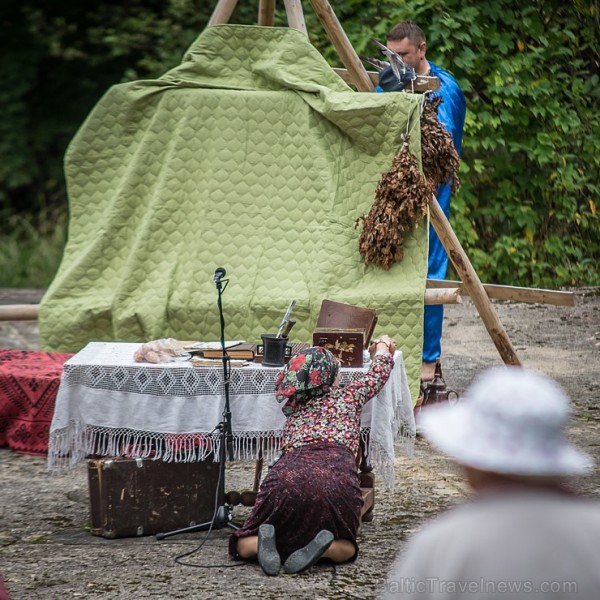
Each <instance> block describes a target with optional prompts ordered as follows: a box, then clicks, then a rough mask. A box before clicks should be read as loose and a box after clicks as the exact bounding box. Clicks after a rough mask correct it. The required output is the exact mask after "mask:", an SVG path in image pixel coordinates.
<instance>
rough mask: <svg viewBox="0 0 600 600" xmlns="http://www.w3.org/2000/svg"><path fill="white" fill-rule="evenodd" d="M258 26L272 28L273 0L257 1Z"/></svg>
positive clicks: (273, 19)
mask: <svg viewBox="0 0 600 600" xmlns="http://www.w3.org/2000/svg"><path fill="white" fill-rule="evenodd" d="M258 24H259V25H263V26H264V27H273V25H274V24H275V0H259V3H258Z"/></svg>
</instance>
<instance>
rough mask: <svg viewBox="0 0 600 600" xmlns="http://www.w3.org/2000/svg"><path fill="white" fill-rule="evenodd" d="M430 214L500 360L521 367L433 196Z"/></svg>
mask: <svg viewBox="0 0 600 600" xmlns="http://www.w3.org/2000/svg"><path fill="white" fill-rule="evenodd" d="M429 214H430V217H431V224H432V226H433V228H434V229H435V231H436V233H437V234H438V237H439V238H440V241H441V242H442V244H443V246H444V248H445V249H446V252H447V253H448V257H449V258H450V260H451V261H452V264H453V265H454V268H455V269H456V272H457V273H458V275H459V277H460V278H461V279H462V285H463V286H464V289H465V290H467V291H468V294H469V296H470V297H471V300H472V301H473V304H475V307H476V308H477V311H478V312H479V315H480V316H481V319H482V321H483V323H484V325H485V327H486V329H487V330H488V333H489V334H490V337H491V338H492V341H493V342H494V345H495V346H496V349H497V350H498V352H499V353H500V356H501V357H502V360H503V361H504V363H505V364H507V365H514V366H521V361H520V360H519V358H518V357H517V353H516V352H515V350H514V348H513V346H512V343H511V341H510V339H509V338H508V335H507V333H506V331H505V329H504V327H503V326H502V323H501V322H500V319H499V318H498V315H497V314H496V311H495V310H494V308H493V306H492V302H491V301H490V299H489V298H488V295H487V293H486V291H485V289H484V287H483V285H482V284H481V281H480V280H479V276H478V275H477V272H476V271H475V269H474V268H473V265H472V264H471V261H470V260H469V257H468V256H467V254H466V252H465V251H464V250H463V247H462V246H461V245H460V242H459V241H458V238H457V237H456V234H455V233H454V230H453V229H452V226H451V225H450V222H449V221H448V219H447V217H446V215H445V214H444V211H443V210H442V207H441V206H440V204H439V202H438V201H437V198H436V197H435V196H432V197H431V201H430V202H429Z"/></svg>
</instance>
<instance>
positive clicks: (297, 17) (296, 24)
mask: <svg viewBox="0 0 600 600" xmlns="http://www.w3.org/2000/svg"><path fill="white" fill-rule="evenodd" d="M283 1H284V4H285V13H286V15H287V21H288V25H289V26H290V27H291V28H292V29H297V30H298V31H301V32H302V33H303V34H304V35H305V36H307V37H308V30H307V29H306V21H305V20H304V11H303V10H302V2H301V0H283Z"/></svg>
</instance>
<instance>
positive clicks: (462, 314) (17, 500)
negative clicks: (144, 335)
mask: <svg viewBox="0 0 600 600" xmlns="http://www.w3.org/2000/svg"><path fill="white" fill-rule="evenodd" d="M42 293H43V290H0V304H16V303H36V302H38V301H39V299H40V297H41V295H42ZM494 306H495V307H496V310H497V311H498V314H499V316H500V319H501V321H502V323H503V324H504V326H505V328H506V330H507V332H508V335H509V337H510V339H511V341H512V342H513V345H514V347H515V349H516V351H517V354H518V355H519V357H520V358H521V360H522V362H523V364H524V365H525V366H528V367H531V368H534V369H537V370H540V371H543V372H545V373H547V374H549V375H550V376H552V377H554V378H555V379H557V380H558V381H559V382H560V383H561V384H562V385H563V386H564V387H565V389H566V390H567V392H568V393H569V395H570V397H571V398H572V400H573V403H574V420H573V425H572V427H571V429H570V434H571V436H572V438H573V440H574V441H575V442H576V443H577V444H578V445H579V446H580V447H581V448H583V449H585V450H586V451H587V452H589V453H590V454H592V455H594V456H595V457H596V459H597V460H598V461H599V462H600V451H599V449H598V445H599V443H600V425H599V415H600V413H599V410H600V406H599V403H598V396H599V394H598V391H599V383H598V381H599V373H600V348H599V346H600V290H599V289H587V290H578V291H577V306H575V307H553V306H545V305H540V304H520V303H510V302H497V303H495V304H494ZM392 333H393V332H392ZM0 347H3V348H22V349H31V350H35V349H38V348H39V338H38V331H37V325H36V323H31V322H10V323H9V322H0ZM443 364H444V375H445V378H446V381H447V383H448V387H450V388H452V389H455V390H457V391H458V392H459V393H460V392H462V391H463V390H464V388H465V387H466V386H467V385H468V383H469V382H470V381H471V379H472V378H473V376H474V375H476V374H477V373H479V372H480V371H481V370H482V369H484V368H486V367H489V366H493V365H497V364H501V361H500V359H499V356H498V354H497V352H496V350H495V347H494V345H493V344H492V342H491V340H490V338H489V336H488V334H487V332H486V330H485V327H484V325H483V323H482V321H481V320H480V318H479V316H478V314H477V312H476V310H475V308H474V307H473V305H472V304H471V303H470V302H469V301H468V300H467V301H465V302H464V303H463V304H462V305H456V306H450V307H447V309H446V317H445V329H444V358H443ZM398 454H399V456H398V458H397V464H396V488H395V491H394V492H386V491H384V490H383V489H381V488H377V490H376V495H377V499H376V506H375V510H374V520H373V521H372V522H370V523H365V524H364V525H363V526H362V527H361V531H360V537H359V544H360V548H361V551H360V555H359V558H358V560H357V561H356V562H355V563H353V564H349V565H340V566H336V567H334V566H331V565H317V566H315V567H312V568H311V569H309V570H308V571H307V572H305V573H303V574H300V575H293V576H292V575H281V576H279V577H274V578H267V577H266V576H265V575H263V573H262V571H261V569H260V567H259V566H258V565H256V564H247V565H244V566H235V567H232V566H231V562H230V561H229V559H228V557H227V536H228V530H227V529H221V530H217V531H213V532H212V533H211V534H210V535H209V536H207V535H206V533H200V532H199V533H193V534H187V535H185V536H179V537H178V538H170V539H167V540H164V541H161V542H157V541H156V540H155V539H154V538H153V537H142V538H127V539H120V540H105V539H103V538H98V537H94V536H92V535H90V534H89V532H88V531H87V529H86V526H87V524H88V523H89V511H88V488H87V479H86V472H85V467H84V465H80V466H79V467H78V468H76V469H74V470H73V471H71V472H69V473H67V474H64V475H60V476H56V475H50V474H49V473H48V472H47V470H46V461H45V459H43V458H39V457H33V456H26V455H19V454H16V453H14V452H11V451H10V450H7V449H0V472H1V474H2V475H1V482H2V485H1V486H0V573H2V575H3V576H4V579H5V581H6V583H7V586H8V589H9V592H10V595H11V599H12V600H21V599H26V600H34V599H40V600H41V599H44V600H47V599H61V600H62V599H64V598H111V599H112V598H150V597H157V598H192V599H196V598H198V599H200V598H267V599H268V598H273V599H276V598H282V597H289V598H311V599H313V600H318V599H322V598H330V599H337V598H356V599H361V598H374V597H375V596H376V594H377V590H378V589H379V588H380V586H381V583H382V581H383V578H384V577H385V574H386V572H387V569H388V568H389V566H390V564H391V562H392V561H393V558H394V556H395V554H396V553H397V552H399V551H400V552H401V551H402V546H403V544H404V541H405V540H406V538H407V536H408V535H410V534H411V532H413V531H415V530H417V529H418V528H419V527H420V526H422V524H423V522H424V521H426V520H427V519H428V518H430V517H434V516H435V515H436V514H438V513H439V512H440V511H443V510H444V509H446V508H448V507H449V506H451V505H453V504H455V503H458V502H461V501H463V500H464V498H465V496H466V495H467V494H468V490H467V488H466V486H465V484H464V482H463V479H462V476H461V474H460V471H459V469H457V468H456V466H455V465H454V464H453V463H452V462H451V461H449V460H447V459H446V458H444V457H443V456H441V455H440V454H438V453H437V452H436V451H435V450H433V449H432V448H431V447H429V446H428V444H427V443H426V442H425V441H423V440H421V439H418V440H417V445H416V450H415V455H414V457H413V458H412V459H408V458H406V457H405V456H404V455H402V454H401V453H400V452H398ZM253 473H254V465H253V464H246V463H233V464H231V465H230V466H229V467H228V470H227V486H226V487H227V489H236V490H241V489H247V488H250V487H251V486H252V479H253ZM576 486H577V488H578V489H579V491H580V492H581V493H582V494H585V495H589V496H600V476H599V475H598V472H597V471H596V472H594V473H593V474H592V475H590V476H589V477H586V478H584V479H582V480H580V481H578V482H577V484H576ZM248 510H249V509H248V508H245V507H242V506H238V507H236V508H235V510H234V518H235V519H236V520H238V519H240V520H243V518H244V516H245V514H247V511H248ZM202 544H203V545H202ZM201 545H202V547H201V548H200V549H199V550H198V552H196V553H195V554H194V555H193V556H191V557H189V558H188V560H190V561H191V562H194V563H196V565H199V566H195V567H190V566H182V565H179V564H177V563H176V562H174V558H175V557H176V556H177V555H179V554H182V553H184V552H189V551H192V550H194V549H195V548H198V547H199V546H201Z"/></svg>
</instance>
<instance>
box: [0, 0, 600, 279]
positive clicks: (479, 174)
mask: <svg viewBox="0 0 600 600" xmlns="http://www.w3.org/2000/svg"><path fill="white" fill-rule="evenodd" d="M215 3H216V2H215V1H213V2H212V3H211V6H210V7H209V6H206V3H204V2H199V1H197V0H196V1H194V0H167V1H161V2H158V1H156V0H154V1H152V0H131V1H130V2H127V3H121V2H118V1H117V0H112V1H107V0H103V1H100V2H96V3H94V4H93V5H88V4H86V3H81V2H76V1H75V0H61V1H58V2H53V3H39V2H36V1H35V0H21V1H20V2H16V0H9V1H7V2H4V3H2V6H1V8H0V17H2V20H3V22H4V23H5V24H7V25H8V27H5V31H7V32H8V33H7V35H4V36H2V38H1V41H0V50H1V52H0V65H1V66H2V72H3V76H4V83H5V85H3V86H2V88H1V89H0V106H2V108H3V115H4V119H3V120H2V122H1V123H0V152H1V153H2V156H3V161H2V163H0V209H3V210H5V211H8V212H10V213H13V212H18V211H22V210H30V211H31V210H32V211H34V212H39V211H41V210H45V209H48V208H51V207H55V206H63V207H64V206H65V192H64V183H63V180H62V155H63V153H64V149H65V147H66V145H67V143H68V141H69V139H70V138H71V137H72V135H73V134H74V133H75V131H76V129H77V127H78V125H79V124H80V123H81V122H82V121H83V119H84V117H85V115H86V114H87V113H88V112H89V110H90V109H91V107H92V106H93V105H94V103H95V102H96V101H97V99H98V98H99V97H100V96H101V95H102V93H103V92H104V91H105V90H106V88H107V87H109V85H111V84H113V83H118V82H120V81H124V80H128V79H136V78H147V77H154V76H156V75H158V74H160V73H161V72H163V71H165V70H166V69H168V68H170V67H172V66H174V65H175V64H176V63H177V62H179V60H180V57H181V55H182V54H183V52H184V50H185V49H186V47H187V46H188V45H189V43H190V42H191V41H192V40H193V39H194V38H195V37H196V35H197V34H198V33H199V32H200V31H201V30H202V28H203V27H204V26H205V24H206V22H207V21H208V18H209V16H210V11H211V10H212V8H213V7H214V5H215ZM49 4H50V5H49ZM238 4H239V5H238V7H237V8H236V11H235V13H234V18H233V19H232V22H238V23H253V22H255V21H256V14H257V7H258V2H256V3H255V2H240V3H238ZM332 5H333V8H334V10H335V11H336V14H337V15H338V17H339V19H340V21H341V22H342V25H343V26H344V29H345V31H346V33H347V35H348V37H349V39H350V41H351V42H352V43H353V45H354V46H355V48H356V49H357V51H358V52H359V53H360V54H367V55H376V54H377V50H376V49H375V48H374V46H373V45H371V44H370V41H369V40H370V38H371V37H375V38H377V39H379V40H380V41H384V40H385V34H386V32H387V31H388V30H389V29H390V28H391V27H392V25H393V24H395V23H396V22H397V21H399V20H402V19H407V18H410V19H413V20H415V21H417V22H418V23H419V24H420V25H421V26H422V27H423V29H424V30H425V31H426V33H427V37H428V47H429V51H428V58H430V59H431V60H433V61H434V62H436V63H438V64H439V65H440V66H442V67H444V68H446V69H448V70H449V71H451V72H453V73H454V75H455V76H456V78H457V79H458V81H459V83H460V85H461V87H462V88H463V90H464V92H465V95H466V97H467V105H468V113H467V121H466V125H465V135H464V142H463V160H462V164H461V181H462V183H463V185H462V188H461V190H460V191H459V193H458V194H457V195H456V197H455V198H454V199H453V209H452V210H453V213H452V224H453V226H454V229H455V231H456V233H457V235H458V237H459V239H460V240H461V242H462V243H463V245H464V247H465V249H466V250H467V253H468V254H469V256H470V258H471V260H472V262H473V264H474V266H475V268H476V270H477V271H478V273H479V274H480V276H481V278H482V279H483V280H484V281H488V282H499V283H506V284H516V285H534V286H545V287H559V286H578V285H600V274H599V271H598V268H597V264H598V262H599V260H600V239H599V235H598V231H599V228H600V227H599V225H600V223H599V219H600V217H599V216H598V212H597V206H596V205H597V198H598V192H599V191H600V136H599V135H598V131H600V113H599V112H598V111H597V106H598V105H599V104H600V103H599V99H600V86H599V83H600V80H599V75H600V73H599V71H600V67H599V64H600V55H599V54H598V49H597V40H598V39H599V37H600V36H599V35H598V33H599V31H598V30H599V25H598V23H599V19H600V8H599V5H598V1H597V0H592V1H589V0H588V1H585V0H574V1H573V2H571V3H564V2H562V1H561V0H530V1H529V2H520V1H518V0H496V1H495V2H479V1H478V0H447V1H441V0H413V1H412V2H410V3H397V2H396V1H395V0H345V1H344V2H341V1H340V2H335V1H332ZM304 8H305V16H306V20H307V25H308V29H309V34H310V38H311V41H312V42H313V43H314V45H315V46H316V47H317V48H318V49H319V50H320V51H321V52H322V53H323V55H324V56H325V57H326V58H327V60H329V62H330V64H332V65H335V66H339V65H340V62H339V59H338V58H337V55H336V53H335V50H334V49H333V47H332V46H331V44H330V43H329V41H328V40H327V39H326V36H325V33H324V31H323V29H322V27H321V25H320V23H319V22H318V19H317V17H316V15H315V14H314V12H313V11H312V8H311V7H310V4H309V2H305V7H304ZM276 23H277V24H284V23H285V20H284V13H283V11H282V9H278V11H277V20H276ZM4 225H5V227H4V229H5V228H6V221H5V224H4ZM0 227H2V226H1V225H0Z"/></svg>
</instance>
